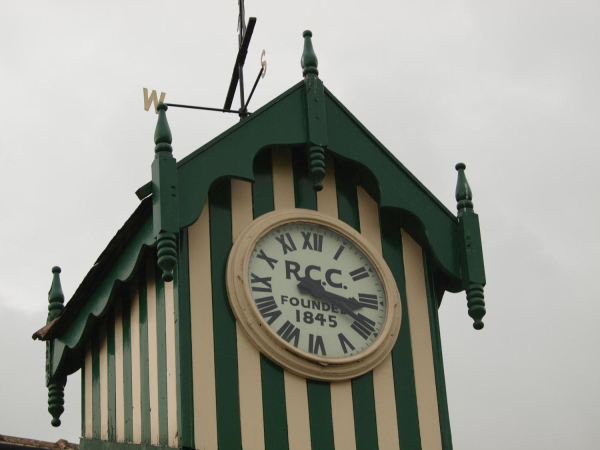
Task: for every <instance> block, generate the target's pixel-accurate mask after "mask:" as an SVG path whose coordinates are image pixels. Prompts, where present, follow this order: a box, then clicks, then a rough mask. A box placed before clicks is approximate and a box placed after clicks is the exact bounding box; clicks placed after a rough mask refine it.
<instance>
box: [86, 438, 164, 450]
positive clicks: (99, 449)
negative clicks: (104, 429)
mask: <svg viewBox="0 0 600 450" xmlns="http://www.w3.org/2000/svg"><path fill="white" fill-rule="evenodd" d="M169 448H170V447H164V446H157V445H148V444H130V443H127V442H115V441H101V440H96V439H85V438H81V439H79V449H80V450H134V449H135V450H167V449H169Z"/></svg>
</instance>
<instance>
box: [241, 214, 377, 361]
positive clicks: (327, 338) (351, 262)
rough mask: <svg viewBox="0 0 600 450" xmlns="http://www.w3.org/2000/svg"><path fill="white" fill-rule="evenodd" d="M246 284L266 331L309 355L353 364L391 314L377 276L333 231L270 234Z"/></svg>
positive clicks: (281, 229)
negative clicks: (266, 327)
mask: <svg viewBox="0 0 600 450" xmlns="http://www.w3.org/2000/svg"><path fill="white" fill-rule="evenodd" d="M247 277H248V286H249V287H250V291H251V295H252V298H253V300H254V304H255V305H256V307H257V308H258V311H259V312H260V315H261V316H262V318H263V319H264V321H265V322H266V324H267V325H268V326H269V327H270V328H271V330H273V332H275V333H276V334H277V335H278V336H279V337H281V338H282V339H283V340H284V341H286V342H287V343H288V345H290V346H293V347H295V348H296V349H298V350H300V351H302V352H305V353H308V354H311V355H315V356H318V357H321V358H327V359H337V358H347V357H350V356H354V355H357V354H359V353H361V352H363V351H365V350H366V349H368V348H369V347H370V346H371V345H372V344H373V343H375V341H376V340H377V339H378V337H379V336H380V334H381V331H382V329H383V328H384V324H385V321H386V314H387V308H388V306H387V301H386V294H385V289H384V286H383V283H382V281H381V277H380V274H379V273H378V271H377V268H376V267H375V266H374V265H373V263H372V261H370V260H369V258H368V257H367V256H366V255H365V254H364V253H363V252H362V251H361V250H360V249H359V248H358V247H357V246H356V245H355V244H354V243H353V242H352V241H350V240H349V239H348V238H346V237H344V236H342V235H341V234H339V233H337V232H336V231H334V230H333V229H330V228H328V227H325V226H321V225H316V224H314V223H307V222H290V223H287V224H284V225H280V226H278V227H276V228H273V229H271V230H270V231H269V232H267V233H266V234H265V235H263V236H261V237H260V238H259V239H258V241H257V242H256V245H255V246H254V248H253V249H252V253H251V255H250V260H249V264H248V272H247Z"/></svg>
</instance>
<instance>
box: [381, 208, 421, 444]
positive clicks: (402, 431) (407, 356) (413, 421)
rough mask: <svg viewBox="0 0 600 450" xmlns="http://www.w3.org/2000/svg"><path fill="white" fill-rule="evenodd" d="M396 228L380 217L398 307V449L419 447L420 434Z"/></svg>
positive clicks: (389, 219) (395, 350) (395, 364)
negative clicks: (398, 294) (399, 323)
mask: <svg viewBox="0 0 600 450" xmlns="http://www.w3.org/2000/svg"><path fill="white" fill-rule="evenodd" d="M400 228H401V227H400V223H399V222H398V221H397V220H394V219H393V218H392V217H384V218H383V220H381V244H382V249H383V257H384V259H385V261H386V263H387V265H388V267H389V268H390V270H391V271H392V275H394V279H395V280H396V285H397V286H398V290H399V291H400V303H401V306H402V319H401V325H400V331H399V333H398V340H397V341H396V344H395V345H394V348H393V349H392V366H393V368H394V392H395V395H396V411H397V417H398V434H399V438H400V448H408V449H420V448H421V433H420V431H419V412H418V409H417V391H416V386H415V372H414V366H413V354H412V346H411V345H412V344H411V340H410V323H409V320H408V304H407V300H406V281H405V278H404V277H405V276H404V254H403V250H402V234H401V232H400Z"/></svg>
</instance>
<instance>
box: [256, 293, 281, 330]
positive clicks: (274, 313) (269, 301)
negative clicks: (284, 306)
mask: <svg viewBox="0 0 600 450" xmlns="http://www.w3.org/2000/svg"><path fill="white" fill-rule="evenodd" d="M254 302H255V303H256V306H257V308H258V311H259V312H260V315H261V316H263V319H265V320H266V321H267V324H269V325H271V324H272V323H273V322H275V321H276V320H277V319H278V318H279V316H280V315H281V311H279V308H278V307H277V303H275V299H274V298H273V297H272V296H270V297H263V298H257V299H256V300H254Z"/></svg>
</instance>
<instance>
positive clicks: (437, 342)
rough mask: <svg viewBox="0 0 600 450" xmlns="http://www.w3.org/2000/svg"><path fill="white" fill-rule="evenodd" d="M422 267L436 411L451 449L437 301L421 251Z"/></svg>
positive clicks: (445, 447) (429, 268)
mask: <svg viewBox="0 0 600 450" xmlns="http://www.w3.org/2000/svg"><path fill="white" fill-rule="evenodd" d="M423 268H424V270H425V280H426V286H427V306H428V309H429V329H430V330H431V346H432V350H433V370H434V372H435V385H436V389H437V400H438V413H439V417H440V429H441V435H442V448H443V450H452V433H451V430H450V415H449V414H448V397H447V396H446V379H445V376H444V359H443V357H442V339H441V334H440V322H439V317H438V301H437V298H436V295H435V288H434V286H435V282H434V279H433V267H432V263H431V257H429V256H428V255H427V252H426V251H425V250H424V251H423Z"/></svg>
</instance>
